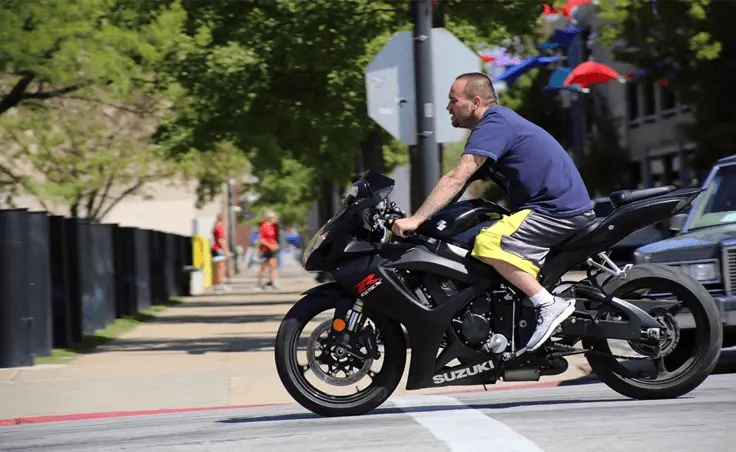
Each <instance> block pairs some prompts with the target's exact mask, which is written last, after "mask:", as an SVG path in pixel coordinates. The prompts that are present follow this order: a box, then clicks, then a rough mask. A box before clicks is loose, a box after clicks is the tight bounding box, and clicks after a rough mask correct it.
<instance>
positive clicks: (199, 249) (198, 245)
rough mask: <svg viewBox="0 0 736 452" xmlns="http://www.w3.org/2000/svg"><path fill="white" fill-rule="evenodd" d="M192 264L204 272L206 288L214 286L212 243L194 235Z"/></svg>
mask: <svg viewBox="0 0 736 452" xmlns="http://www.w3.org/2000/svg"><path fill="white" fill-rule="evenodd" d="M192 243H193V246H192V253H193V255H192V264H193V265H194V266H195V267H197V268H201V269H202V270H203V271H204V287H210V286H211V285H212V251H211V250H210V241H209V239H207V238H206V237H202V236H201V235H194V240H192Z"/></svg>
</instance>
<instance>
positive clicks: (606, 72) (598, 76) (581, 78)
mask: <svg viewBox="0 0 736 452" xmlns="http://www.w3.org/2000/svg"><path fill="white" fill-rule="evenodd" d="M611 80H623V78H621V76H619V75H618V72H616V71H614V70H613V69H611V68H610V67H608V66H606V65H605V64H601V63H595V62H593V61H586V62H585V63H583V64H581V65H579V66H578V67H576V68H575V69H573V70H572V72H570V75H568V76H567V78H566V79H565V83H564V85H565V86H570V85H580V86H582V87H583V88H587V87H588V86H590V85H592V84H593V83H608V82H609V81H611Z"/></svg>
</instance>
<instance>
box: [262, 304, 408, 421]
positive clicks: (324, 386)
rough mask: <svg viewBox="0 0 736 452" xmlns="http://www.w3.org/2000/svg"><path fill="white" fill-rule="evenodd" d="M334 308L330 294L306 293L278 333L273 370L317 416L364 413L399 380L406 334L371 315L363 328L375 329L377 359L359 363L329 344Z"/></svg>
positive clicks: (375, 404)
mask: <svg viewBox="0 0 736 452" xmlns="http://www.w3.org/2000/svg"><path fill="white" fill-rule="evenodd" d="M336 304H337V300H336V299H334V298H331V297H329V296H326V295H320V294H310V295H307V296H305V297H304V298H302V299H301V300H299V301H298V302H297V303H296V304H295V305H294V306H292V308H291V309H290V310H289V312H287V313H286V316H285V317H284V319H283V320H282V322H281V326H280V327H279V330H278V333H277V335H276V343H275V350H274V355H275V360H276V370H277V371H278V375H279V378H280V379H281V383H282V384H283V385H284V388H285V389H286V390H287V392H288V393H289V394H290V395H291V397H293V398H294V400H296V401H297V403H299V404H300V405H301V406H303V407H304V408H306V409H308V410H309V411H311V412H313V413H315V414H318V415H320V416H330V417H332V416H355V415H360V414H365V413H368V412H370V411H372V410H374V409H375V408H377V407H378V406H380V405H381V404H382V403H383V402H385V401H386V399H388V398H389V397H390V396H391V394H392V393H393V392H394V390H395V389H396V387H397V386H398V384H399V382H400V381H401V377H402V375H403V372H404V366H405V364H406V341H405V339H404V333H403V331H402V329H401V326H400V325H398V324H397V323H395V322H392V321H388V320H379V319H372V318H370V317H369V318H368V319H367V321H366V325H367V326H368V327H369V328H371V329H373V331H374V337H375V339H376V343H377V344H378V347H379V352H380V354H381V356H380V357H379V358H378V359H377V360H374V359H372V358H363V359H361V358H360V357H357V356H354V355H352V354H350V353H346V351H345V350H344V349H341V348H340V347H335V346H331V345H329V344H328V343H327V336H328V335H329V333H330V331H331V325H332V319H333V314H332V310H334V309H335V307H336ZM303 333H306V336H305V337H302V334H303ZM363 350H364V351H365V350H366V349H363ZM302 352H303V354H302ZM300 355H302V356H300ZM378 361H381V362H380V369H376V367H375V364H377V363H378ZM361 386H363V387H362V388H361ZM354 390H355V391H354Z"/></svg>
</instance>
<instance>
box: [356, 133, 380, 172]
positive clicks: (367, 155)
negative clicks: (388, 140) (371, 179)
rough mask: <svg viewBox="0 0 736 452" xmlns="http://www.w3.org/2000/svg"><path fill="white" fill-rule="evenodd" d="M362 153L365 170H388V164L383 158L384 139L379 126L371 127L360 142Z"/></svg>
mask: <svg viewBox="0 0 736 452" xmlns="http://www.w3.org/2000/svg"><path fill="white" fill-rule="evenodd" d="M360 153H361V155H362V157H363V168H364V169H365V170H373V171H378V172H380V173H385V172H386V164H385V162H384V160H383V139H382V137H381V131H380V130H379V129H378V128H375V127H374V128H371V129H370V130H369V131H368V133H367V134H366V137H365V139H364V140H363V142H362V143H361V144H360Z"/></svg>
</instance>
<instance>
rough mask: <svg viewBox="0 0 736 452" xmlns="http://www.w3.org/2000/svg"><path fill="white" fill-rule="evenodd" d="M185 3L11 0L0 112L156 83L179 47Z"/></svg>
mask: <svg viewBox="0 0 736 452" xmlns="http://www.w3.org/2000/svg"><path fill="white" fill-rule="evenodd" d="M185 17H186V13H185V12H184V10H183V9H182V8H181V6H180V4H179V2H170V3H169V5H167V6H159V5H156V2H149V1H144V0H126V1H116V0H84V1H69V0H33V1H25V0H5V1H4V2H3V6H2V8H0V73H2V74H4V75H3V76H2V78H1V79H0V114H2V113H5V112H7V111H8V110H9V109H10V108H12V107H14V106H16V105H21V104H24V103H26V102H28V101H31V100H36V101H37V100H45V99H50V98H55V97H59V96H64V95H68V94H70V93H75V92H80V91H81V92H83V91H84V89H85V88H86V87H89V86H92V85H105V86H107V90H106V92H107V93H108V94H115V95H120V96H122V97H125V96H127V95H129V94H130V93H131V92H133V91H140V90H142V89H150V88H153V87H155V84H154V83H152V82H153V81H154V79H153V77H152V74H153V73H152V71H153V69H154V68H155V67H156V66H157V64H158V63H159V62H160V61H161V60H162V59H163V58H164V56H166V55H167V54H168V53H169V52H171V50H172V49H173V48H174V47H175V46H176V45H177V44H178V42H179V37H180V28H181V25H182V24H183V21H184V19H185Z"/></svg>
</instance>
